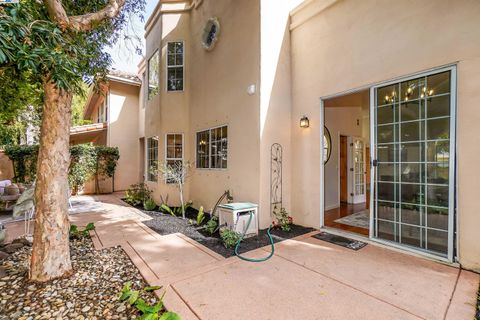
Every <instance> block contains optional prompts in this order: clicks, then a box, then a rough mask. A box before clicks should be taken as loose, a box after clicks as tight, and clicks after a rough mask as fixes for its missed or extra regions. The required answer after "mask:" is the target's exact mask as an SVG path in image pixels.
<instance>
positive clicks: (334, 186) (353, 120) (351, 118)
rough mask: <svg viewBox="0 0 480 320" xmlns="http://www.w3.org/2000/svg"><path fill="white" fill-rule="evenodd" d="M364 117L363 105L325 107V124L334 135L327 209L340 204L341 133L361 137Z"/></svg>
mask: <svg viewBox="0 0 480 320" xmlns="http://www.w3.org/2000/svg"><path fill="white" fill-rule="evenodd" d="M362 119H363V116H362V108H361V107H332V108H325V126H326V127H327V129H328V130H329V131H330V135H331V137H332V154H331V156H330V159H329V160H328V162H327V163H326V165H325V209H326V210H329V209H333V208H336V207H338V206H339V204H340V202H339V199H340V195H339V187H340V180H339V173H340V172H339V168H340V166H339V161H340V152H339V150H340V135H345V136H356V137H361V136H362V132H363V130H362V127H363V121H362ZM357 120H358V124H357Z"/></svg>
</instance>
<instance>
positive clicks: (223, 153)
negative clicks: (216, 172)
mask: <svg viewBox="0 0 480 320" xmlns="http://www.w3.org/2000/svg"><path fill="white" fill-rule="evenodd" d="M227 158H228V130H227V126H223V127H218V128H213V129H208V130H204V131H200V132H197V168H200V169H226V168H227Z"/></svg>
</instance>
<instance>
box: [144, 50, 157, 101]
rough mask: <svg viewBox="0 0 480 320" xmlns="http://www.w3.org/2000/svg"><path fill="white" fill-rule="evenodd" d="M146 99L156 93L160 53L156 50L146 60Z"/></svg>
mask: <svg viewBox="0 0 480 320" xmlns="http://www.w3.org/2000/svg"><path fill="white" fill-rule="evenodd" d="M147 67H148V100H150V99H152V98H153V97H154V96H156V95H157V94H158V84H159V73H160V55H159V53H158V50H157V51H155V53H154V54H153V55H152V56H151V57H150V59H149V60H148V66H147Z"/></svg>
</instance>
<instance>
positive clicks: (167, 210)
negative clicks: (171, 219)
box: [160, 203, 175, 216]
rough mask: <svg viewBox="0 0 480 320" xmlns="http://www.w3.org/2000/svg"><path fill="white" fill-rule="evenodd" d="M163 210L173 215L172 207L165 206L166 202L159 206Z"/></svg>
mask: <svg viewBox="0 0 480 320" xmlns="http://www.w3.org/2000/svg"><path fill="white" fill-rule="evenodd" d="M160 207H161V208H162V209H163V210H164V211H166V212H167V213H170V214H171V215H172V216H175V213H174V212H173V211H172V209H170V207H169V206H167V205H166V204H164V203H163V204H162V205H161V206H160Z"/></svg>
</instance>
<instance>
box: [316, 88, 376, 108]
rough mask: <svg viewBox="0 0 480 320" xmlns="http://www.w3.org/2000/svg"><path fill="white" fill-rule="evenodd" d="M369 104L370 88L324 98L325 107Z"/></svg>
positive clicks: (365, 105) (364, 106)
mask: <svg viewBox="0 0 480 320" xmlns="http://www.w3.org/2000/svg"><path fill="white" fill-rule="evenodd" d="M369 104H370V90H369V89H365V90H362V91H358V92H354V93H350V94H346V95H343V96H339V97H335V98H330V99H327V100H324V106H325V108H348V107H357V108H358V107H362V108H367V107H368V106H369Z"/></svg>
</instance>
